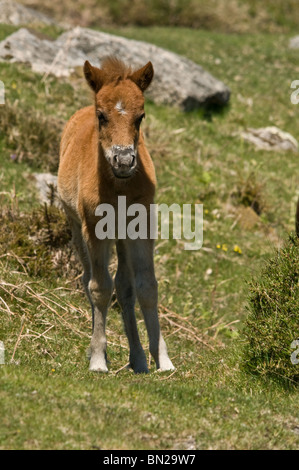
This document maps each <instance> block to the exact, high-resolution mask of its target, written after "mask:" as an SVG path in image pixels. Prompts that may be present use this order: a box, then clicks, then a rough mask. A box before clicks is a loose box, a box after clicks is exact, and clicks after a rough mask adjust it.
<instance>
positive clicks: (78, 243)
mask: <svg viewBox="0 0 299 470" xmlns="http://www.w3.org/2000/svg"><path fill="white" fill-rule="evenodd" d="M70 223H71V229H72V237H73V238H72V241H73V244H74V245H75V248H76V251H77V253H78V255H79V258H80V261H81V263H82V267H83V270H84V272H83V276H82V283H83V287H84V290H85V293H86V295H87V298H88V300H89V302H90V304H91V308H92V312H93V310H94V307H93V303H92V300H91V297H90V293H89V289H88V283H89V281H90V277H91V264H90V261H89V255H88V250H87V246H86V243H85V241H84V239H83V236H82V228H81V224H79V223H78V222H76V221H74V220H71V221H70Z"/></svg>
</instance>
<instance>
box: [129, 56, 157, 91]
mask: <svg viewBox="0 0 299 470" xmlns="http://www.w3.org/2000/svg"><path fill="white" fill-rule="evenodd" d="M153 76H154V67H153V64H152V63H151V62H148V63H147V64H146V65H145V66H144V67H142V68H141V69H139V70H136V72H134V73H133V74H132V75H131V76H130V77H129V78H130V79H131V80H132V81H133V82H134V83H136V85H137V86H138V87H139V88H140V90H141V91H142V92H143V91H145V90H146V89H147V87H148V86H149V85H150V83H151V81H152V79H153Z"/></svg>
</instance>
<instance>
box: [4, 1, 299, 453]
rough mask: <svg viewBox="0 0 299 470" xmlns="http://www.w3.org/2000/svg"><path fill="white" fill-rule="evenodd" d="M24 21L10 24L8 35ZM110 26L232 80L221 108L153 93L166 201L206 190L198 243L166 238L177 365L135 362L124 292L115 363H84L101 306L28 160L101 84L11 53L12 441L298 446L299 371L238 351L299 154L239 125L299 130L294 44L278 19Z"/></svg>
mask: <svg viewBox="0 0 299 470" xmlns="http://www.w3.org/2000/svg"><path fill="white" fill-rule="evenodd" d="M31 3H32V2H31ZM12 30H13V28H3V29H2V28H1V35H2V38H3V37H4V36H5V35H7V34H9V33H10V32H11V31H12ZM109 31H111V32H114V33H116V32H117V33H118V34H121V35H123V36H126V37H131V38H136V39H142V40H146V41H149V42H153V43H155V44H157V45H159V46H162V47H166V48H168V49H171V50H173V51H175V52H178V53H180V54H184V55H186V56H187V57H189V58H190V59H192V60H194V61H195V62H198V63H200V64H201V65H202V66H203V67H204V68H206V69H207V70H208V71H210V72H211V73H213V74H214V75H215V76H216V77H217V78H219V79H221V80H223V81H224V82H225V83H226V84H227V85H228V86H229V87H230V88H231V90H232V96H231V102H230V105H229V106H228V107H227V108H226V109H223V110H218V111H217V112H216V111H214V112H212V111H196V112H192V113H188V114H183V113H182V112H180V111H179V110H176V109H173V108H168V107H162V106H157V105H155V104H153V103H151V102H147V104H146V116H147V117H146V120H145V122H144V123H143V129H144V132H145V135H146V139H147V143H148V148H149V149H150V152H151V155H152V157H153V160H154V163H155V166H156V170H157V177H158V192H157V202H166V203H169V204H170V203H173V202H178V203H195V202H198V203H199V202H200V203H203V204H204V244H203V248H202V249H201V250H199V251H191V252H187V251H184V250H183V248H182V244H181V242H180V241H178V242H176V241H169V242H166V241H164V240H163V241H162V240H158V241H157V244H156V251H155V259H156V266H157V278H158V281H159V310H160V317H161V325H162V329H163V331H164V333H165V336H166V341H167V344H168V349H169V353H170V357H171V359H172V360H173V362H174V364H175V366H176V368H177V369H176V371H175V372H174V373H164V374H157V373H154V366H153V363H151V364H150V368H151V373H150V374H149V375H148V376H134V375H133V374H132V373H131V372H129V371H127V370H125V369H123V366H124V365H125V364H126V363H127V361H128V346H127V341H126V338H125V336H124V334H123V328H122V324H121V320H120V311H119V307H118V305H117V303H116V302H115V299H113V302H112V307H111V310H110V313H109V319H108V357H109V360H110V373H109V374H108V375H106V376H102V375H96V374H91V373H89V372H88V363H87V360H86V357H85V351H86V348H87V346H88V344H89V338H90V334H91V318H90V317H91V315H90V311H89V308H88V304H87V301H86V300H85V297H84V295H83V292H82V289H81V286H80V283H79V282H78V276H79V275H80V270H79V268H78V266H77V264H76V261H75V259H74V256H73V255H72V254H71V250H70V247H69V245H68V242H69V233H68V231H67V229H66V226H65V222H64V218H63V215H62V214H60V213H59V212H57V211H56V210H55V209H51V208H48V209H45V208H44V207H40V206H39V204H38V201H37V198H36V194H35V190H34V185H33V182H32V181H33V180H32V173H33V172H35V171H41V170H49V169H50V170H52V171H55V169H56V168H57V163H58V160H57V145H58V143H59V138H60V132H61V129H62V126H63V123H64V122H65V121H66V120H67V119H68V118H69V117H70V116H71V114H72V113H73V112H74V111H75V110H76V109H78V108H79V107H81V106H83V105H85V104H87V103H89V102H90V98H91V97H90V93H89V91H88V89H87V86H86V85H85V84H84V82H83V79H82V77H79V76H77V75H76V76H73V77H71V78H70V79H68V80H65V81H64V80H57V79H55V78H53V77H48V78H47V80H46V81H44V80H42V77H41V76H40V75H38V74H34V73H32V72H31V71H30V70H29V69H28V68H26V67H25V66H21V65H17V64H15V65H8V64H2V65H1V80H2V81H3V82H4V83H5V86H6V97H7V100H6V105H5V107H1V108H0V125H1V130H2V132H1V137H0V150H1V152H0V165H1V166H0V180H1V193H0V202H1V207H0V214H1V224H0V250H1V252H0V279H1V282H0V340H2V341H3V342H4V345H5V349H6V350H5V359H6V365H4V366H3V365H2V366H0V376H1V389H0V398H1V421H0V448H2V449H8V448H13V449H24V448H25V449H39V448H48V449H49V448H55V449H91V448H96V449H98V448H102V449H171V448H175V449H188V448H189V449H194V448H197V449H244V448H246V449H295V448H298V444H299V438H298V428H299V421H298V413H297V410H298V403H297V402H298V398H297V397H298V395H297V391H296V389H295V388H294V387H293V384H292V382H291V381H287V382H284V383H283V384H282V383H280V382H279V381H275V380H263V379H258V378H256V377H254V376H252V375H250V374H248V373H246V372H245V371H244V370H243V368H242V366H241V364H242V361H241V360H242V354H243V349H242V348H243V341H244V337H243V334H242V329H243V325H244V321H245V318H246V309H245V304H246V301H247V295H248V288H247V281H248V280H250V279H251V278H252V277H256V276H257V275H258V273H259V272H260V269H261V267H262V266H263V265H264V263H265V261H266V260H267V259H268V258H269V257H270V256H272V254H273V253H274V250H275V249H276V248H277V247H279V246H281V244H282V240H283V239H284V238H286V236H287V233H288V232H290V231H292V230H293V229H294V213H295V200H296V192H297V196H298V172H297V173H296V170H297V168H298V155H296V154H294V153H290V152H267V151H257V150H255V148H254V147H253V146H252V145H251V144H248V143H246V142H244V141H243V140H242V139H241V138H240V137H238V136H236V135H235V134H236V133H237V132H238V131H240V130H243V129H245V128H246V127H260V126H267V125H277V126H278V127H280V128H281V129H282V130H285V131H288V132H290V133H291V134H292V135H293V136H294V137H295V138H297V139H298V138H299V135H298V126H297V123H296V121H297V119H296V118H297V116H298V109H299V108H298V107H296V106H295V105H292V104H291V102H290V94H291V92H292V91H293V90H291V88H290V84H291V82H292V81H293V80H295V79H296V78H298V74H299V67H298V51H295V50H289V49H288V47H287V45H288V39H289V35H288V34H282V33H281V34H273V35H271V34H263V33H259V34H249V33H248V34H243V35H241V36H239V35H236V34H230V35H226V34H222V33H220V32H219V33H215V32H208V31H202V30H195V29H188V28H184V29H177V28H171V27H167V28H165V27H149V28H141V27H130V28H125V29H124V28H122V29H120V28H117V29H109ZM153 86H154V84H153ZM257 205H258V206H257ZM253 207H259V210H258V212H259V213H258V214H257V213H256V212H255V211H254V210H253V209H252V208H253ZM111 269H112V270H115V261H114V260H113V261H112V266H111ZM137 315H138V322H139V323H138V324H139V327H140V331H141V337H142V342H143V344H144V345H145V346H146V347H147V337H146V333H145V328H144V324H143V319H142V317H141V315H140V313H139V312H137ZM296 333H297V332H294V334H296ZM294 339H295V338H294ZM147 350H148V349H147ZM290 354H291V350H290ZM297 367H298V366H297ZM277 378H278V379H279V378H280V377H277ZM136 429H137V430H138V432H136Z"/></svg>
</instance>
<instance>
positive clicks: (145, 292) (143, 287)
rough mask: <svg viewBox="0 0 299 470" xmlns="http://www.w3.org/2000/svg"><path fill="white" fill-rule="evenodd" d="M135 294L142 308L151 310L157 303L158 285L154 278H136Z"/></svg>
mask: <svg viewBox="0 0 299 470" xmlns="http://www.w3.org/2000/svg"><path fill="white" fill-rule="evenodd" d="M136 293H137V297H138V300H139V302H140V303H141V304H142V306H143V308H152V306H153V305H155V304H156V303H157V297H158V283H157V281H156V279H155V277H151V278H146V277H141V276H137V277H136Z"/></svg>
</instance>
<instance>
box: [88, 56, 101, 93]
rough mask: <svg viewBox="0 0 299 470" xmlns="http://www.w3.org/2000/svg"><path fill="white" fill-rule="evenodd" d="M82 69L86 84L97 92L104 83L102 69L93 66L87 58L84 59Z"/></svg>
mask: <svg viewBox="0 0 299 470" xmlns="http://www.w3.org/2000/svg"><path fill="white" fill-rule="evenodd" d="M83 71H84V75H85V78H86V81H87V83H88V85H89V86H90V88H91V89H92V90H93V91H94V92H95V93H97V92H98V91H99V90H100V89H101V88H102V86H103V84H104V74H103V72H102V70H100V69H98V68H97V67H93V66H92V65H91V64H90V63H89V62H88V60H86V61H85V63H84V67H83Z"/></svg>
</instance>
